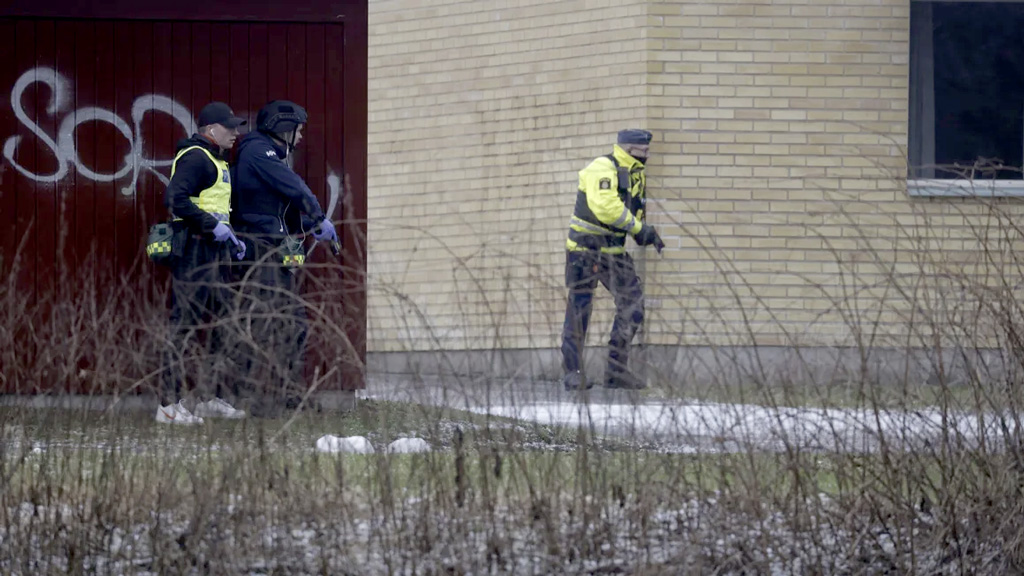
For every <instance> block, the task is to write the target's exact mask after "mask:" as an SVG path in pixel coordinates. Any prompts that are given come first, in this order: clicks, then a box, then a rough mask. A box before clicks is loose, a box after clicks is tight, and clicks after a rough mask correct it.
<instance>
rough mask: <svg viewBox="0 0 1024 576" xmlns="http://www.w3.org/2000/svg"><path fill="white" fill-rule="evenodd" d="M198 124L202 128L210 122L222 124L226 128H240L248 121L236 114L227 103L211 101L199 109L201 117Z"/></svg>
mask: <svg viewBox="0 0 1024 576" xmlns="http://www.w3.org/2000/svg"><path fill="white" fill-rule="evenodd" d="M196 124H197V125H198V126H199V127H200V128H202V127H203V126H209V125H210V124H220V125H221V126H223V127H225V128H238V127H239V126H244V125H245V124H246V121H245V119H244V118H239V117H238V116H235V113H234V112H233V111H232V110H231V107H230V106H228V105H227V104H225V103H223V102H210V103H209V104H207V105H206V106H203V109H202V110H200V111H199V118H197V122H196Z"/></svg>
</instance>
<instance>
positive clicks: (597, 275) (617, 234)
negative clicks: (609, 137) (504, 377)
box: [562, 130, 665, 390]
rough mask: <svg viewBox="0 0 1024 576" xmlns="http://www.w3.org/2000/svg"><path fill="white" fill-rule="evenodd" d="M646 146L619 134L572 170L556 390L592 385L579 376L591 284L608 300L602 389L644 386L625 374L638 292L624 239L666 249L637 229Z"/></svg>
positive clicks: (639, 320)
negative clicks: (611, 305)
mask: <svg viewBox="0 0 1024 576" xmlns="http://www.w3.org/2000/svg"><path fill="white" fill-rule="evenodd" d="M650 143H651V133H650V132H648V131H646V130H622V131H620V132H619V134H618V139H617V142H616V144H615V146H614V147H613V148H612V153H611V154H608V155H606V156H599V157H598V158H595V159H594V160H593V161H592V162H590V164H588V165H587V167H586V168H584V169H583V170H580V172H579V186H578V190H577V193H576V205H575V207H574V209H573V214H572V218H571V219H570V221H569V235H568V238H567V239H566V241H565V249H566V261H565V283H566V287H567V288H568V289H569V298H568V302H567V305H566V310H565V322H564V324H563V326H562V364H563V368H564V369H565V373H564V375H563V377H562V384H563V386H565V389H566V390H579V389H581V388H591V387H592V386H593V383H592V382H589V381H587V379H586V375H585V374H584V372H583V342H584V341H585V340H586V336H587V327H588V325H589V324H590V313H591V310H592V309H593V305H592V302H593V297H594V290H595V289H597V284H598V282H600V283H601V284H602V285H604V287H605V288H607V289H608V291H609V292H611V294H612V297H613V298H614V299H615V321H614V323H613V324H612V331H611V336H610V338H609V339H608V362H607V364H606V368H605V377H604V385H605V387H607V388H625V389H639V388H643V387H645V386H646V383H645V382H643V381H642V380H641V379H639V378H637V377H636V376H635V375H634V374H633V373H632V372H631V371H630V370H629V348H630V344H631V342H632V340H633V336H635V335H636V332H637V330H638V329H639V328H640V326H641V325H642V324H643V321H644V294H643V287H642V286H641V283H640V278H639V277H638V276H637V274H636V269H635V267H634V266H633V259H632V258H631V257H630V256H629V254H627V253H626V236H627V235H628V236H632V237H633V240H634V241H635V242H636V243H637V245H638V246H654V247H655V249H657V251H658V252H659V253H661V250H662V248H664V247H665V244H664V242H662V241H661V236H659V235H658V232H657V230H655V229H654V227H653V226H651V225H649V224H646V223H644V209H645V206H646V202H647V175H646V173H645V164H646V163H647V156H648V152H649V150H650Z"/></svg>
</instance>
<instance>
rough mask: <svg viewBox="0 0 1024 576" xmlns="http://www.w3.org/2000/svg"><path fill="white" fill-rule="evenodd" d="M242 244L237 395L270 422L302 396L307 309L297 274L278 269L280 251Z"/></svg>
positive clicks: (260, 242)
mask: <svg viewBox="0 0 1024 576" xmlns="http://www.w3.org/2000/svg"><path fill="white" fill-rule="evenodd" d="M244 239H245V241H246V245H247V247H248V248H247V250H248V252H247V260H248V261H247V263H246V265H245V266H244V267H243V268H242V270H243V271H244V272H243V274H242V275H241V276H240V277H239V280H240V286H239V289H240V294H241V298H240V300H239V302H240V306H239V330H240V331H241V338H240V339H239V345H238V347H237V349H236V351H235V357H236V366H237V368H238V374H237V375H236V376H237V378H238V381H237V382H238V393H239V395H240V396H242V397H243V398H247V399H248V400H249V402H248V403H249V404H250V407H251V411H252V413H253V415H254V416H269V417H273V416H276V415H277V414H279V413H280V411H281V410H282V409H284V408H294V407H295V406H296V405H298V400H299V399H301V398H302V395H303V394H304V393H305V392H306V386H305V376H304V370H305V355H306V347H307V340H308V330H309V329H308V320H307V315H306V303H305V301H304V300H303V298H302V295H301V291H300V289H299V273H298V271H297V270H296V269H294V268H289V267H285V266H284V265H283V264H282V257H283V253H282V251H281V250H280V247H279V246H278V245H275V244H273V243H272V242H270V241H267V240H265V239H263V238H256V237H253V236H246V237H245V238H244ZM250 255H251V259H249V258H248V256H250Z"/></svg>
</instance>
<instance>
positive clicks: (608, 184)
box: [598, 178, 612, 190]
mask: <svg viewBox="0 0 1024 576" xmlns="http://www.w3.org/2000/svg"><path fill="white" fill-rule="evenodd" d="M598 186H600V188H601V190H611V189H612V180H611V178H601V181H600V182H599V183H598Z"/></svg>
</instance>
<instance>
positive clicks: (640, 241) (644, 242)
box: [633, 224, 665, 254]
mask: <svg viewBox="0 0 1024 576" xmlns="http://www.w3.org/2000/svg"><path fill="white" fill-rule="evenodd" d="M633 239H634V240H636V243H637V246H651V245H652V244H653V245H654V249H655V250H657V251H658V254H661V249H662V248H664V247H665V243H664V242H662V241H661V236H658V231H657V230H655V229H654V226H650V225H648V224H644V225H643V228H641V229H640V231H639V232H637V233H636V234H635V235H634V236H633Z"/></svg>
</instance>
